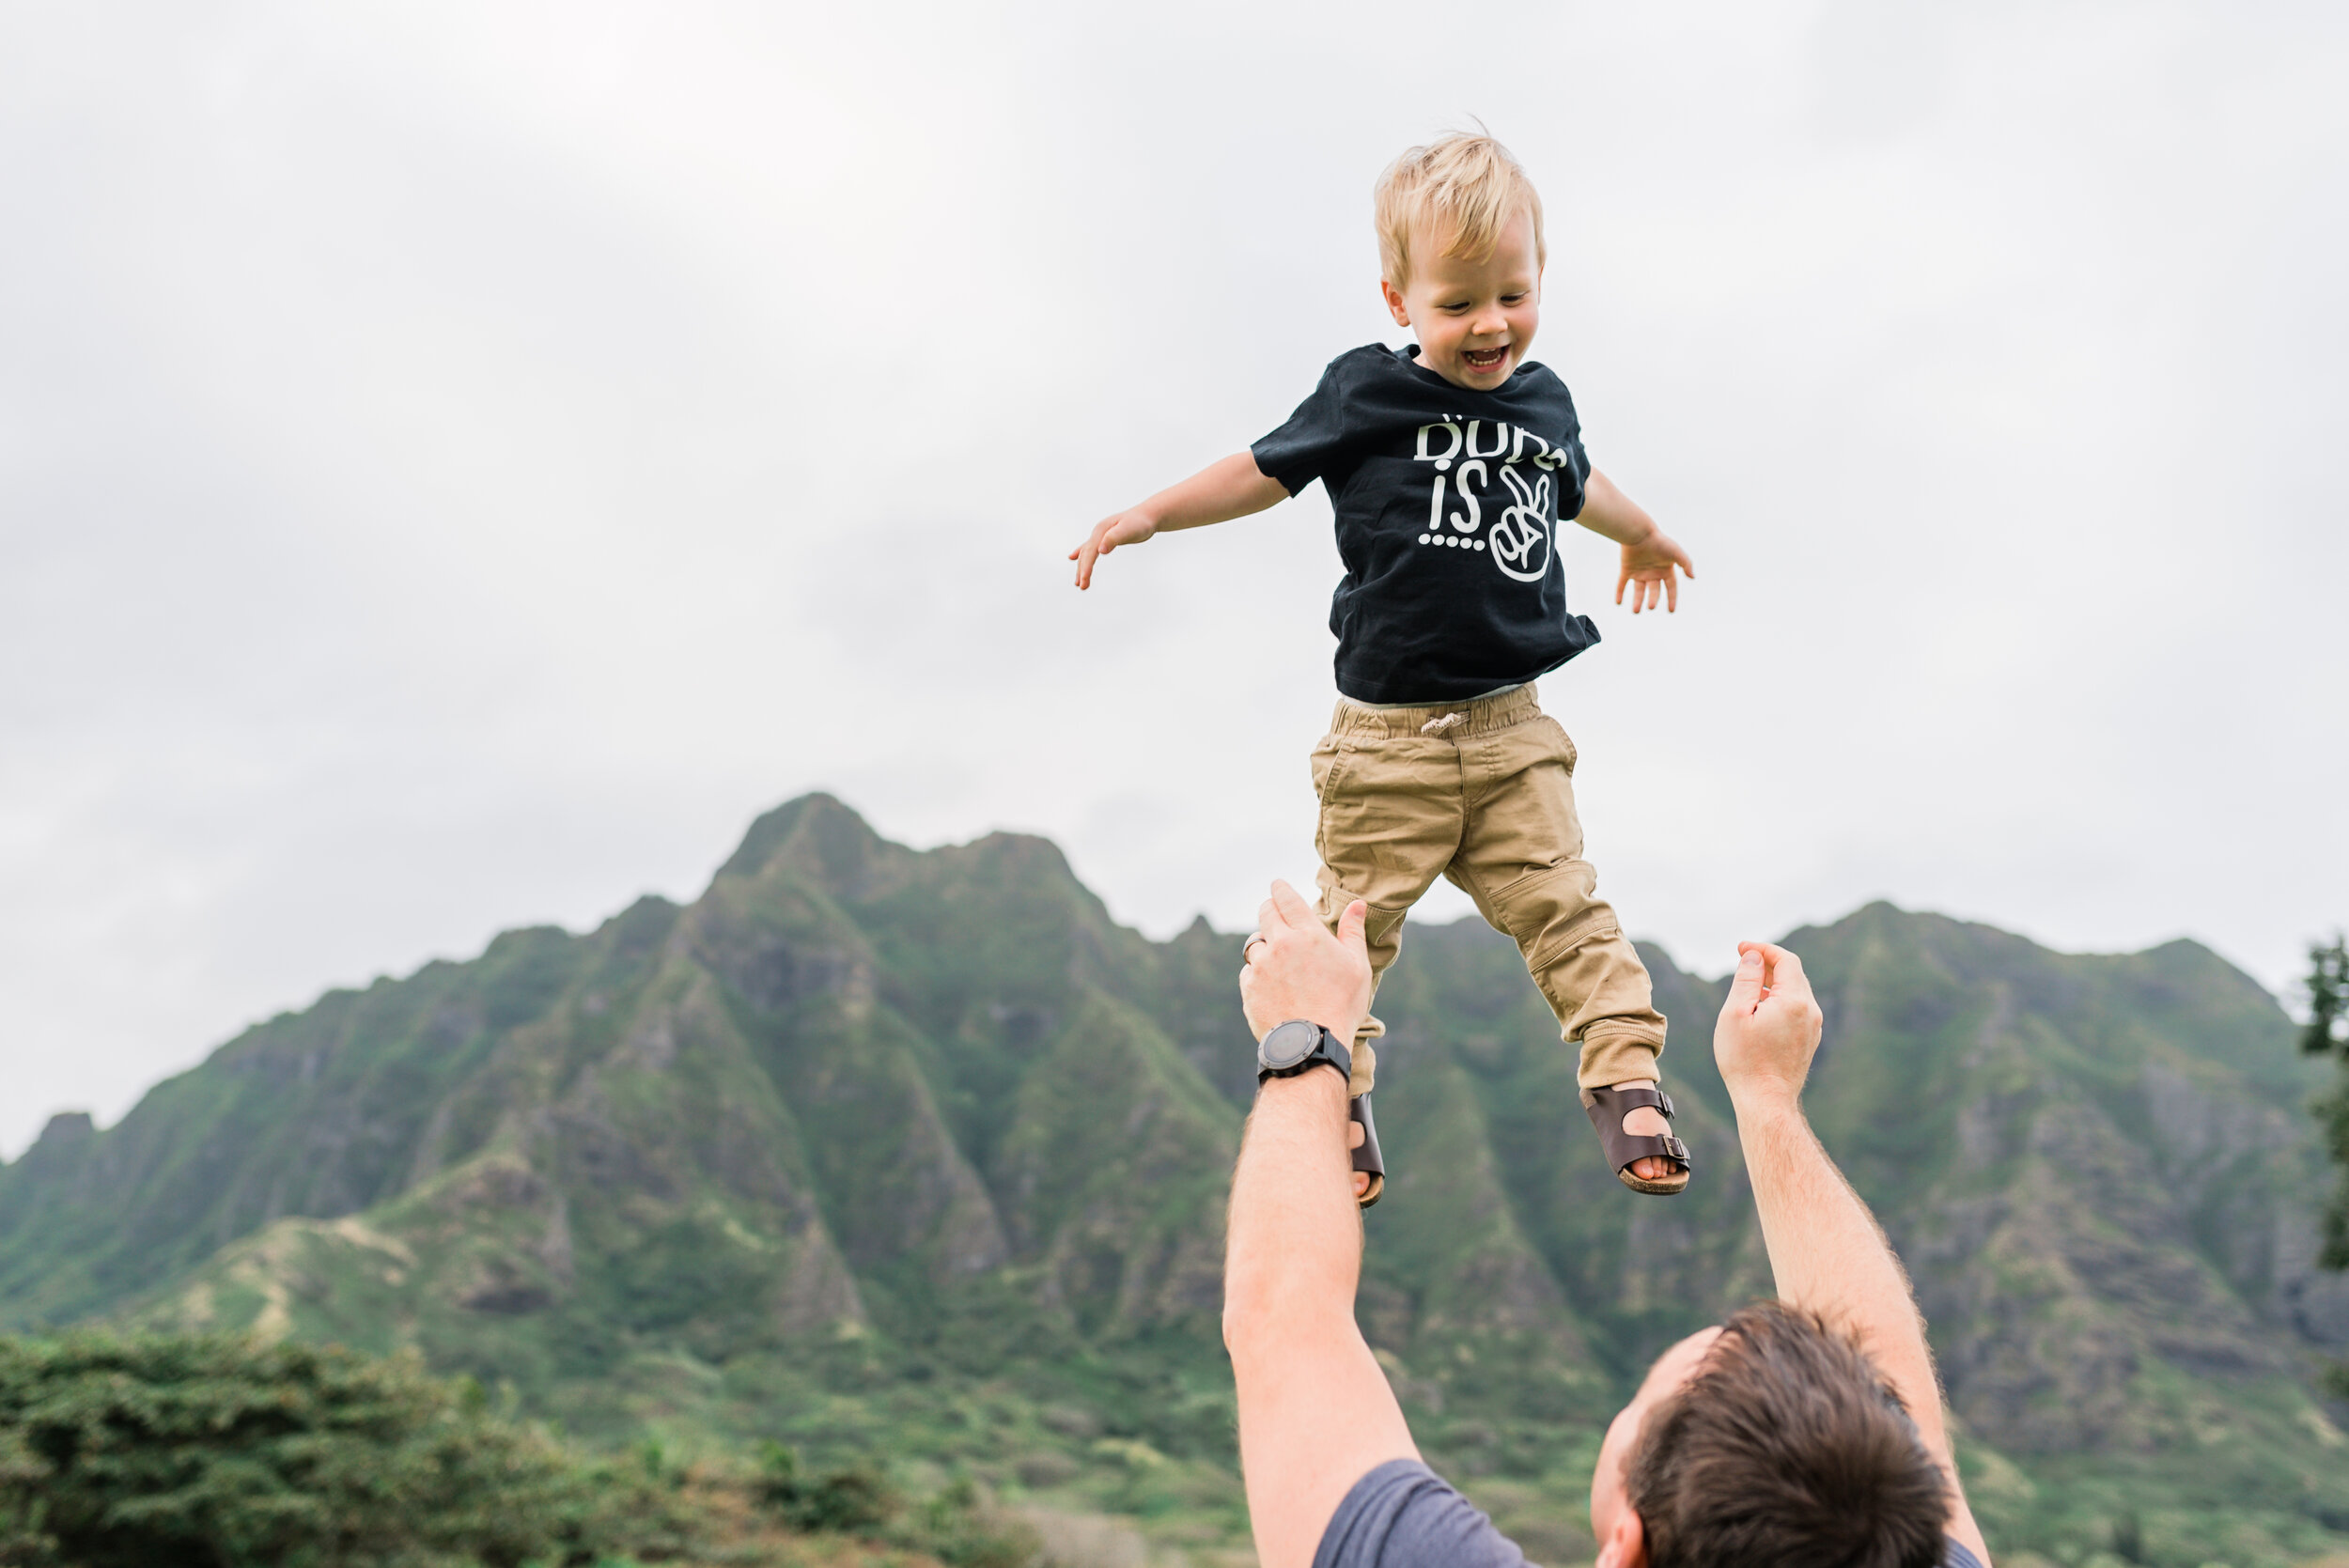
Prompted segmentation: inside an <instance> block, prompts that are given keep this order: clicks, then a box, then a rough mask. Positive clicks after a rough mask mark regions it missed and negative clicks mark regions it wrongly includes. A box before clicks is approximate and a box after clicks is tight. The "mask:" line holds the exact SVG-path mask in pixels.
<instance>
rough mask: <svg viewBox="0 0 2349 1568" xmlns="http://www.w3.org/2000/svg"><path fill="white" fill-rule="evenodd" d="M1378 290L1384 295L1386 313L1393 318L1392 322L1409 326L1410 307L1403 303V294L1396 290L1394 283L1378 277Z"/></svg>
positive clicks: (1400, 325)
mask: <svg viewBox="0 0 2349 1568" xmlns="http://www.w3.org/2000/svg"><path fill="white" fill-rule="evenodd" d="M1378 292H1379V293H1381V294H1383V295H1385V296H1386V300H1387V313H1388V314H1389V315H1391V316H1392V317H1393V318H1394V324H1395V325H1396V326H1398V327H1408V326H1409V325H1410V324H1411V312H1410V307H1408V305H1406V304H1405V303H1403V296H1402V294H1401V293H1399V292H1398V291H1397V290H1396V288H1395V287H1394V285H1393V284H1391V283H1389V282H1388V281H1387V280H1386V279H1384V278H1380V279H1379V280H1378Z"/></svg>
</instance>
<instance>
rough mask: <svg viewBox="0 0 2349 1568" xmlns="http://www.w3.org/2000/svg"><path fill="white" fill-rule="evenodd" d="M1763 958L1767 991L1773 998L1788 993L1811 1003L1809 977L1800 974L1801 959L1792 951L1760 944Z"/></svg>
mask: <svg viewBox="0 0 2349 1568" xmlns="http://www.w3.org/2000/svg"><path fill="white" fill-rule="evenodd" d="M1761 946H1762V953H1763V956H1764V958H1765V959H1766V961H1767V963H1768V966H1769V981H1768V985H1769V991H1770V995H1771V996H1773V997H1779V996H1784V995H1786V994H1788V993H1789V992H1791V993H1793V994H1794V995H1795V996H1796V997H1797V998H1798V999H1800V1000H1801V1001H1811V977H1810V976H1809V975H1807V974H1805V973H1803V972H1802V958H1801V957H1800V955H1797V954H1796V953H1795V952H1794V951H1793V950H1791V949H1789V948H1783V947H1772V946H1770V945H1769V944H1768V943H1766V942H1765V943H1763V944H1761Z"/></svg>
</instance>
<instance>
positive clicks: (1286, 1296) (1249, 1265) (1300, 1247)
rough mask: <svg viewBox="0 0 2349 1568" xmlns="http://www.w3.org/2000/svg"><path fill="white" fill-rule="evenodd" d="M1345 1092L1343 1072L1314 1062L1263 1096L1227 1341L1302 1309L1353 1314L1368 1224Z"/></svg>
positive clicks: (1252, 1135) (1235, 1204)
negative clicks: (1357, 1192)
mask: <svg viewBox="0 0 2349 1568" xmlns="http://www.w3.org/2000/svg"><path fill="white" fill-rule="evenodd" d="M1228 1247H1229V1250H1228V1251H1227V1253H1226V1255H1225V1259H1224V1267H1223V1303H1224V1305H1223V1319H1224V1335H1225V1338H1226V1340H1227V1341H1231V1340H1233V1339H1234V1337H1235V1336H1236V1335H1244V1334H1245V1333H1246V1332H1248V1331H1249V1330H1260V1329H1262V1328H1264V1327H1266V1326H1267V1325H1268V1324H1275V1323H1292V1324H1293V1323H1295V1322H1296V1321H1297V1319H1298V1317H1299V1314H1300V1313H1303V1314H1325V1315H1330V1316H1340V1317H1344V1318H1345V1319H1346V1321H1348V1322H1349V1323H1350V1322H1351V1321H1352V1319H1353V1312H1354V1287H1355V1284H1356V1283H1357V1281H1359V1280H1360V1278H1361V1268H1362V1221H1361V1210H1360V1209H1359V1208H1357V1207H1356V1206H1355V1203H1354V1190H1353V1172H1352V1168H1351V1166H1350V1164H1349V1162H1348V1161H1347V1160H1346V1079H1344V1078H1342V1077H1340V1076H1339V1075H1338V1074H1337V1073H1336V1072H1334V1071H1332V1070H1330V1069H1329V1068H1326V1067H1315V1068H1314V1069H1313V1070H1312V1071H1310V1072H1307V1073H1304V1074H1302V1075H1301V1076H1299V1077H1297V1078H1276V1079H1272V1080H1271V1081H1269V1082H1268V1083H1267V1084H1266V1085H1265V1086H1264V1088H1263V1089H1262V1090H1261V1091H1260V1092H1259V1093H1258V1094H1257V1095H1256V1107H1255V1110H1253V1111H1252V1112H1251V1113H1250V1115H1249V1118H1248V1128H1247V1133H1246V1135H1245V1137H1244V1139H1243V1141H1242V1142H1241V1144H1240V1152H1239V1163H1238V1165H1237V1167H1236V1168H1235V1169H1234V1170H1233V1172H1232V1207H1231V1219H1230V1228H1229V1242H1228ZM1240 1349H1241V1347H1240V1345H1239V1344H1237V1343H1234V1344H1233V1352H1234V1354H1235V1355H1237V1354H1239V1353H1240Z"/></svg>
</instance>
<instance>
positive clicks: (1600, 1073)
mask: <svg viewBox="0 0 2349 1568" xmlns="http://www.w3.org/2000/svg"><path fill="white" fill-rule="evenodd" d="M1577 1043H1578V1044H1579V1046H1580V1048H1581V1052H1582V1059H1581V1062H1580V1064H1579V1070H1578V1072H1577V1073H1576V1075H1575V1081H1576V1082H1577V1083H1579V1085H1580V1086H1581V1087H1582V1088H1585V1089H1611V1088H1613V1087H1614V1086H1615V1085H1616V1084H1618V1083H1630V1082H1634V1081H1636V1080H1638V1079H1655V1078H1658V1077H1659V1076H1660V1075H1659V1074H1658V1073H1657V1066H1656V1061H1657V1057H1659V1056H1661V1055H1663V1053H1664V1042H1663V1041H1661V1040H1659V1039H1657V1038H1656V1037H1655V1036H1654V1035H1651V1034H1646V1033H1640V1032H1630V1031H1622V1032H1618V1031H1611V1030H1610V1031H1609V1032H1607V1033H1605V1034H1598V1035H1591V1034H1585V1035H1584V1036H1583V1037H1582V1038H1581V1039H1580V1040H1579V1042H1577Z"/></svg>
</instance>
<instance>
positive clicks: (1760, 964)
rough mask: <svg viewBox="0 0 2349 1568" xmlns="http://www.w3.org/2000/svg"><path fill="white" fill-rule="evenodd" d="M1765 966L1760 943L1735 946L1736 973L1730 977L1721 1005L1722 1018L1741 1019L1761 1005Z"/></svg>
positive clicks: (1765, 980) (1766, 981)
mask: <svg viewBox="0 0 2349 1568" xmlns="http://www.w3.org/2000/svg"><path fill="white" fill-rule="evenodd" d="M1765 965H1766V960H1765V959H1764V957H1763V949H1762V944H1761V943H1760V942H1739V943H1738V944H1737V972H1736V974H1735V975H1734V976H1732V977H1731V979H1730V982H1729V996H1728V998H1727V1000H1725V1001H1723V1002H1722V1003H1721V1014H1722V1016H1723V1017H1743V1016H1745V1015H1746V1014H1749V1013H1751V1012H1752V1011H1753V1010H1754V1009H1755V1008H1756V1007H1759V1006H1761V1005H1762V991H1763V988H1764V987H1765V986H1766V985H1767V984H1768V979H1767V976H1766V974H1765V972H1764V970H1765Z"/></svg>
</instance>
